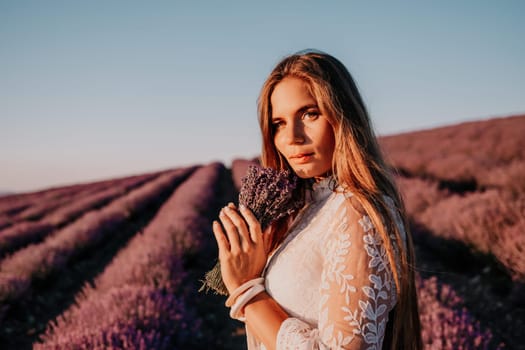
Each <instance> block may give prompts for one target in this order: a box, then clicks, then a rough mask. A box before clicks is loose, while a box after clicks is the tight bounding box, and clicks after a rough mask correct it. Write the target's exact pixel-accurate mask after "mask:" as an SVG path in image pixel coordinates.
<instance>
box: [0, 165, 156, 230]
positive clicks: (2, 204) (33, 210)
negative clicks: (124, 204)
mask: <svg viewBox="0 0 525 350" xmlns="http://www.w3.org/2000/svg"><path fill="white" fill-rule="evenodd" d="M161 174H162V172H154V173H147V174H141V175H133V176H128V177H124V178H117V179H109V180H103V181H97V182H90V183H84V184H76V185H71V186H63V187H58V188H50V189H46V190H42V191H35V192H30V193H23V194H12V195H8V196H2V197H0V229H3V228H5V227H8V226H10V225H12V224H13V223H15V222H18V221H21V220H35V219H39V218H40V217H42V216H43V215H44V214H46V212H50V211H53V210H54V209H56V208H58V207H61V206H64V205H65V204H67V203H70V202H71V201H74V200H75V199H77V198H80V197H81V196H83V195H87V194H92V193H94V192H96V191H99V190H104V189H107V188H111V187H113V186H119V185H120V184H122V183H123V182H130V181H131V182H132V181H140V179H141V178H142V179H147V178H153V177H155V176H159V175H161Z"/></svg>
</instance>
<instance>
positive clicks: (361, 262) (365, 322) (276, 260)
mask: <svg viewBox="0 0 525 350" xmlns="http://www.w3.org/2000/svg"><path fill="white" fill-rule="evenodd" d="M328 185H329V179H325V180H323V181H321V182H319V183H317V184H315V185H314V190H313V195H312V197H313V198H312V200H311V201H309V204H308V205H307V206H305V208H303V209H302V210H301V212H300V213H299V214H298V216H297V217H296V219H295V220H294V222H293V224H292V226H291V228H290V230H289V233H288V235H287V237H286V239H285V240H284V242H283V243H282V244H281V245H280V246H279V248H277V250H276V251H275V252H274V253H273V254H272V255H270V257H269V258H268V261H267V264H266V268H265V271H264V277H265V284H266V290H267V292H268V294H269V295H271V296H272V297H273V298H274V299H275V300H276V301H277V302H278V303H279V304H280V305H281V306H282V307H283V308H284V310H285V311H286V312H287V313H288V315H289V318H288V319H286V320H285V321H284V322H283V323H282V325H281V327H280V329H279V332H278V335H277V349H294V350H297V349H381V347H382V343H383V337H384V333H385V328H386V323H387V321H388V313H389V311H390V310H391V309H392V308H393V306H394V305H395V303H396V288H395V283H394V280H393V277H392V271H391V268H390V264H389V262H388V258H387V256H386V250H385V247H384V246H383V243H382V239H381V238H380V236H379V235H378V234H377V233H376V231H375V229H374V227H373V226H372V223H371V221H370V219H369V218H368V216H366V215H363V213H360V212H359V211H358V210H357V209H356V208H355V207H354V206H352V204H351V201H350V200H348V198H349V197H351V194H345V193H342V192H338V191H335V192H333V191H331V190H330V188H329V186H328ZM397 219H398V225H400V221H399V217H397ZM394 246H395V245H394ZM396 251H397V249H396ZM246 333H247V343H248V349H249V350H254V349H266V348H265V346H264V345H263V344H262V343H260V342H259V341H258V340H257V339H256V338H255V337H254V336H253V335H251V334H250V333H249V331H248V329H246Z"/></svg>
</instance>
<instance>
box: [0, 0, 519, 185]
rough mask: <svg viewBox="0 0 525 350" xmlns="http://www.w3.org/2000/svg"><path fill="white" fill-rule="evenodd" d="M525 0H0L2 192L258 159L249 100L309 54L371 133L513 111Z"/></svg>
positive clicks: (253, 107)
mask: <svg viewBox="0 0 525 350" xmlns="http://www.w3.org/2000/svg"><path fill="white" fill-rule="evenodd" d="M523 23H525V1H483V0H476V1H433V2H431V1H424V2H416V1H366V2H365V1H362V2H357V1H340V2H337V1H336V2H333V1H332V2H330V1H326V2H324V1H317V0H316V1H257V2H255V1H226V0H225V1H209V2H205V1H175V0H174V1H94V0H89V1H88V0H86V1H80V0H79V1H73V0H67V1H66V0H64V1H54V0H47V1H41V0H35V1H25V0H12V1H7V0H0V190H12V191H32V190H36V189H42V188H46V187H49V186H55V185H63V184H70V183H76V182H82V181H90V180H96V179H105V178H109V177H114V176H124V175H128V174H138V173H143V172H147V171H153V170H160V169H166V168H173V167H178V166H183V165H187V164H197V163H198V164H201V163H206V162H209V161H212V160H219V161H222V162H224V163H225V164H227V165H229V163H230V162H231V160H232V159H234V158H236V157H243V158H244V157H253V156H255V155H257V154H258V153H259V147H260V139H259V131H258V126H257V122H256V98H257V95H258V93H259V89H260V87H261V85H262V83H263V81H264V79H265V78H266V76H267V74H268V73H269V72H270V70H271V69H272V68H273V66H274V65H275V64H276V63H277V62H278V60H280V59H281V58H282V57H283V56H285V55H287V54H290V53H293V52H295V51H298V50H301V49H304V48H317V49H320V50H323V51H326V52H328V53H331V54H333V55H334V56H336V57H338V58H339V59H340V60H341V61H343V63H345V65H346V66H347V67H348V69H349V70H350V72H351V73H352V74H353V75H354V78H355V79H356V80H357V83H358V85H359V87H360V89H361V92H362V94H363V97H364V99H365V101H366V103H367V106H368V108H369V111H370V113H371V117H372V120H373V122H374V125H375V128H376V132H377V133H378V134H382V135H384V134H392V133H399V132H402V131H408V130H415V129H422V128H431V127H434V126H439V125H445V124H454V123H458V122H461V121H465V120H473V119H486V118H491V117H498V116H506V115H511V114H516V113H522V112H525V63H524V62H525V39H524V38H525V25H523Z"/></svg>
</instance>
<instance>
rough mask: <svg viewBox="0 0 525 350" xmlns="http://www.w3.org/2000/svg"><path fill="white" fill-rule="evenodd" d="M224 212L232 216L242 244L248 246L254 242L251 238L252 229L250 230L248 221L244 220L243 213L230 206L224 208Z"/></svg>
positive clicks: (231, 218)
mask: <svg viewBox="0 0 525 350" xmlns="http://www.w3.org/2000/svg"><path fill="white" fill-rule="evenodd" d="M224 212H225V213H226V215H227V216H228V217H229V218H230V220H231V221H232V223H233V224H234V225H235V226H236V227H237V232H238V233H239V238H240V241H241V244H242V245H243V246H244V247H247V246H248V245H249V244H250V243H252V240H251V238H250V231H249V230H248V226H246V221H244V218H243V217H242V216H241V214H239V212H238V211H237V210H235V209H232V208H231V207H229V206H228V207H227V208H226V209H225V210H224Z"/></svg>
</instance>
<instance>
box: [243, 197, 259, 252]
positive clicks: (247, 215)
mask: <svg viewBox="0 0 525 350" xmlns="http://www.w3.org/2000/svg"><path fill="white" fill-rule="evenodd" d="M240 210H241V214H242V215H243V217H244V220H245V221H246V223H247V224H248V228H249V230H250V237H251V239H252V241H253V243H256V244H257V243H259V242H261V241H262V231H261V224H260V223H259V220H257V218H256V217H255V215H254V214H253V213H252V211H251V210H250V209H248V208H246V207H245V206H244V205H241V206H240Z"/></svg>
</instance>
